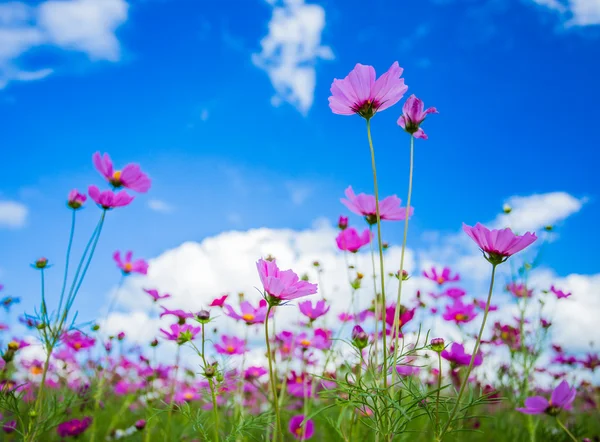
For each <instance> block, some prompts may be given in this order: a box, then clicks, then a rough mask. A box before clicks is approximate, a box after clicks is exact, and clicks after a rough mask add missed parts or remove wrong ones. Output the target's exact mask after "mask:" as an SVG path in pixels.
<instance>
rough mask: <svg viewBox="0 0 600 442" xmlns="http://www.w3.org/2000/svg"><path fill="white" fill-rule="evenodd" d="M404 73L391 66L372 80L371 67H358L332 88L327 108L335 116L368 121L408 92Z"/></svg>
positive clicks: (336, 80) (372, 71)
mask: <svg viewBox="0 0 600 442" xmlns="http://www.w3.org/2000/svg"><path fill="white" fill-rule="evenodd" d="M402 71H403V69H402V68H401V67H400V66H399V65H398V62H397V61H396V62H394V64H392V66H391V67H390V68H389V69H388V71H387V72H386V73H385V74H383V75H382V76H381V77H379V78H378V79H377V80H376V79H375V69H374V68H373V66H365V65H362V64H360V63H357V64H356V66H355V67H354V69H353V70H352V71H350V73H349V74H348V76H347V77H346V78H344V79H343V80H339V79H337V78H336V79H335V80H333V83H332V85H331V96H330V97H329V107H330V108H331V111H332V112H333V113H334V114H338V115H353V114H358V115H360V116H361V117H363V118H366V119H370V118H371V117H372V116H373V115H375V113H377V112H378V111H382V110H385V109H387V108H389V107H391V106H393V105H394V104H396V103H397V102H398V101H400V99H401V98H402V97H403V96H404V93H405V92H406V91H407V90H408V86H406V85H405V84H404V78H400V76H401V75H402Z"/></svg>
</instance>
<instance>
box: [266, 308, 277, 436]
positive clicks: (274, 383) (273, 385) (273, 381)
mask: <svg viewBox="0 0 600 442" xmlns="http://www.w3.org/2000/svg"><path fill="white" fill-rule="evenodd" d="M271 308H272V306H271V305H270V304H269V308H268V309H267V317H266V318H265V341H266V342H267V359H268V360H269V378H270V379H271V390H272V392H273V409H274V410H275V419H276V426H275V428H273V440H274V441H277V434H278V432H279V433H281V418H280V416H279V403H278V401H277V380H276V379H275V375H274V374H273V361H272V360H271V359H272V356H273V355H272V354H271V344H270V339H269V315H270V313H271Z"/></svg>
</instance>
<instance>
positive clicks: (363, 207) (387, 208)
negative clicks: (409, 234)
mask: <svg viewBox="0 0 600 442" xmlns="http://www.w3.org/2000/svg"><path fill="white" fill-rule="evenodd" d="M344 194H345V195H346V198H348V199H343V198H342V199H341V200H340V201H341V202H342V204H344V205H345V206H346V207H347V208H348V209H349V210H350V211H351V212H352V213H356V214H357V215H362V216H364V217H365V219H366V220H367V222H368V223H369V224H376V223H377V210H376V205H375V197H374V196H373V195H367V194H365V193H359V194H358V195H356V194H355V193H354V190H352V186H348V188H347V189H346V190H345V192H344ZM401 203H402V200H401V199H400V198H398V197H397V196H396V195H392V196H388V197H387V198H384V199H382V200H381V201H379V216H380V217H381V219H382V220H388V221H402V220H404V219H405V218H406V207H400V204H401ZM413 212H414V207H411V208H410V216H412V215H413Z"/></svg>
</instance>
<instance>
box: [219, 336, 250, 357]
mask: <svg viewBox="0 0 600 442" xmlns="http://www.w3.org/2000/svg"><path fill="white" fill-rule="evenodd" d="M215 350H217V353H220V354H222V355H242V354H244V353H245V352H246V344H245V343H244V340H243V339H240V338H236V337H235V336H227V335H222V336H221V343H220V344H215Z"/></svg>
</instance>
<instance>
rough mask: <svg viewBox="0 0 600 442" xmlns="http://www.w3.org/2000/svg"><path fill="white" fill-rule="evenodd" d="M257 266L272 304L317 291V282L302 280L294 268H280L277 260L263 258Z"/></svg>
mask: <svg viewBox="0 0 600 442" xmlns="http://www.w3.org/2000/svg"><path fill="white" fill-rule="evenodd" d="M256 268H257V269H258V275H259V276H260V280H261V282H262V285H263V287H264V289H265V292H266V294H267V295H268V297H269V299H268V302H269V303H270V304H271V305H276V304H279V303H281V302H282V301H290V300H292V299H297V298H301V297H303V296H308V295H313V294H315V293H317V284H312V283H310V282H307V281H301V280H300V278H298V275H296V273H294V272H293V271H292V270H279V267H277V263H276V262H275V260H273V261H265V260H264V259H262V258H261V259H259V260H258V261H257V263H256Z"/></svg>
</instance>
